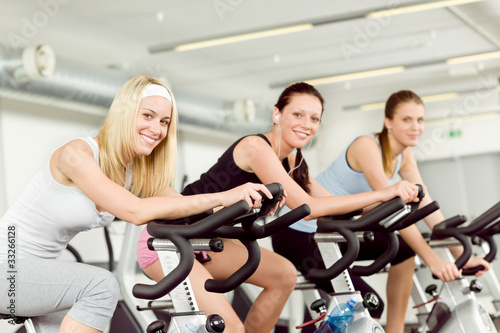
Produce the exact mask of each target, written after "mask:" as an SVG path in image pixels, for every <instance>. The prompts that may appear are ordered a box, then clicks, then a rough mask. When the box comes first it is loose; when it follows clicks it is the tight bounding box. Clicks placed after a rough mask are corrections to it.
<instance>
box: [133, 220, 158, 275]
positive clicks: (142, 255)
mask: <svg viewBox="0 0 500 333" xmlns="http://www.w3.org/2000/svg"><path fill="white" fill-rule="evenodd" d="M150 238H151V235H150V234H149V233H148V229H147V228H146V227H145V228H144V229H143V230H142V233H141V236H140V237H139V242H138V243H137V261H138V262H139V266H141V268H143V269H144V268H146V267H149V266H151V265H152V264H153V263H154V262H155V261H156V260H158V254H157V253H156V251H151V250H150V249H149V248H148V239H150Z"/></svg>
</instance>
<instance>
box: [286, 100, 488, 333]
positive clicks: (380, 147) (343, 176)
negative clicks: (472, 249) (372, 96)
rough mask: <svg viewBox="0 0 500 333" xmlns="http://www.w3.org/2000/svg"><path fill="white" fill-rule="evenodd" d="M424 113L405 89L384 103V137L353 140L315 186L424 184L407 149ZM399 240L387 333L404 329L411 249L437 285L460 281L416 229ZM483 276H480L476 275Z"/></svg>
mask: <svg viewBox="0 0 500 333" xmlns="http://www.w3.org/2000/svg"><path fill="white" fill-rule="evenodd" d="M424 113H425V109H424V104H423V102H422V100H421V99H420V97H418V96H417V95H416V94H415V93H413V92H411V91H408V90H403V91H400V92H397V93H394V94H392V95H391V96H390V97H389V99H388V100H387V103H386V107H385V120H384V126H383V130H382V132H381V133H377V134H376V135H371V136H360V137H358V138H356V139H355V140H354V141H353V142H352V143H351V144H350V145H349V146H348V147H347V148H346V149H345V150H344V151H343V152H342V153H341V154H340V156H339V157H338V158H337V159H336V160H335V161H334V162H333V163H332V164H331V165H330V166H329V167H328V168H327V169H326V170H325V171H323V172H322V173H321V174H320V175H319V176H318V177H317V178H316V179H317V181H318V182H319V183H320V184H321V185H322V186H323V187H325V188H326V189H327V190H328V191H329V192H331V193H333V194H336V195H347V194H355V193H360V192H366V191H371V190H380V189H382V188H385V187H387V186H389V185H390V184H391V183H392V182H393V180H394V177H396V176H397V175H398V174H399V176H400V177H401V178H402V179H403V180H407V181H409V182H411V183H414V184H423V181H422V177H421V176H420V172H419V171H418V167H417V163H416V160H415V157H414V155H413V152H412V150H411V147H413V146H415V145H417V143H418V140H419V138H420V136H421V134H422V132H423V130H424ZM424 188H425V187H424ZM430 202H432V199H431V197H430V195H429V193H427V191H426V195H425V197H424V198H423V200H422V203H421V206H422V207H423V206H425V205H427V204H429V203H430ZM443 220H444V217H443V215H442V213H441V211H439V210H438V211H436V212H434V213H433V214H431V215H429V216H428V217H427V218H425V222H426V223H427V224H428V225H429V227H430V228H431V229H432V227H433V226H434V225H436V224H437V223H439V222H441V221H443ZM310 222H311V221H300V222H298V223H296V224H295V225H293V226H292V228H293V229H295V230H298V231H302V232H314V230H315V229H316V226H315V224H311V223H310ZM400 235H401V237H400V251H399V252H400V253H398V256H400V258H401V259H400V260H398V261H397V263H396V264H394V262H393V263H392V265H391V268H390V271H389V277H388V282H387V285H388V286H390V288H387V299H388V304H387V318H388V319H387V327H386V332H387V333H390V332H402V331H403V330H404V320H405V314H406V313H405V311H404V310H402V309H406V308H407V305H408V301H409V297H410V293H411V288H412V278H413V273H414V266H415V264H414V259H413V255H411V250H413V251H414V252H415V253H417V254H418V255H419V256H420V257H421V258H422V259H423V260H424V261H425V263H426V264H427V266H428V267H429V268H430V270H431V272H432V273H433V274H434V275H436V276H437V277H438V278H440V279H441V280H443V281H450V280H453V279H455V278H457V277H459V276H460V273H459V272H458V270H457V268H456V266H455V265H454V264H453V263H451V262H447V261H443V260H441V259H439V258H438V257H437V255H436V254H435V253H434V251H433V250H432V249H431V248H430V246H429V245H428V244H427V243H426V241H425V240H424V239H423V237H422V235H421V234H420V232H419V230H418V229H417V227H416V226H414V225H413V226H410V227H408V228H406V229H404V230H401V231H400ZM401 238H402V239H401ZM406 243H407V244H406ZM408 245H409V247H408ZM452 251H453V252H454V255H455V256H456V257H458V255H459V254H460V253H461V250H460V249H452ZM361 252H363V249H361ZM361 252H360V255H362V253H361ZM405 252H406V253H405ZM358 258H359V257H358ZM478 265H483V266H484V267H486V269H485V270H488V269H489V268H490V267H491V264H489V263H487V262H486V261H484V260H483V259H482V258H471V260H470V261H469V262H468V263H467V265H466V266H467V267H475V266H478ZM482 273H484V271H481V272H479V273H478V274H477V275H480V274H482Z"/></svg>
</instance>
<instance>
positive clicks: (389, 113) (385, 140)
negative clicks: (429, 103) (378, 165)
mask: <svg viewBox="0 0 500 333" xmlns="http://www.w3.org/2000/svg"><path fill="white" fill-rule="evenodd" d="M403 103H415V104H420V105H424V102H423V101H422V99H421V98H420V97H419V96H418V95H417V94H415V93H414V92H413V91H411V90H401V91H398V92H395V93H393V94H392V95H391V96H389V99H387V102H386V103H385V118H387V119H391V120H392V119H393V118H394V114H395V113H396V109H397V107H398V106H399V105H400V104H403ZM377 134H378V138H379V142H380V147H382V164H383V166H384V171H385V172H386V173H388V174H392V173H393V172H394V170H392V160H393V158H394V157H395V156H393V154H392V151H391V143H390V142H389V131H388V130H387V127H385V122H384V127H383V128H382V132H380V133H377Z"/></svg>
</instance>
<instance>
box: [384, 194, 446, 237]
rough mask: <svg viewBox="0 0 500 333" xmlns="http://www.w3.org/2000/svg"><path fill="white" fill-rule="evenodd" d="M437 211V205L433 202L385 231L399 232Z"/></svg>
mask: <svg viewBox="0 0 500 333" xmlns="http://www.w3.org/2000/svg"><path fill="white" fill-rule="evenodd" d="M438 209H439V204H438V203H437V202H436V201H433V202H431V203H430V204H428V205H426V206H424V207H422V208H420V209H418V210H417V211H415V212H413V213H410V214H409V215H407V216H406V217H404V218H403V219H401V221H399V222H398V223H396V224H394V225H392V226H390V227H389V228H387V229H388V230H389V231H394V230H401V229H404V228H407V227H409V226H410V225H412V224H415V223H417V222H418V221H420V220H421V219H423V218H424V217H426V216H427V215H430V214H432V213H434V212H435V211H436V210H438Z"/></svg>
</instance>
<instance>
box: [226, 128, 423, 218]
mask: <svg viewBox="0 0 500 333" xmlns="http://www.w3.org/2000/svg"><path fill="white" fill-rule="evenodd" d="M234 159H235V162H236V164H237V165H238V166H239V167H240V168H241V169H243V170H246V171H250V172H254V173H255V174H256V175H257V177H259V179H260V180H261V182H262V183H264V184H268V183H272V182H278V183H280V184H281V185H282V186H283V188H284V189H285V191H286V193H287V198H286V204H287V206H288V207H289V208H290V209H294V208H296V207H298V206H300V205H302V204H304V203H306V204H307V205H309V207H310V208H311V214H310V215H309V216H308V217H307V218H306V219H313V218H317V217H320V216H325V215H333V214H345V213H349V212H352V211H354V210H357V209H360V208H363V207H366V206H368V205H371V204H373V203H376V202H383V201H387V200H389V199H392V198H394V197H395V196H401V197H402V198H403V200H405V199H406V201H409V200H413V198H414V196H415V195H416V187H415V186H414V185H411V184H409V183H400V184H397V185H395V186H392V187H389V188H383V189H382V190H380V191H373V192H366V193H360V194H353V195H345V196H332V195H331V194H330V195H329V196H326V193H327V192H324V191H326V190H325V189H324V188H322V187H321V185H319V184H318V183H317V182H316V181H313V182H312V187H311V194H312V195H309V194H308V193H306V192H305V191H304V190H303V189H302V188H301V187H300V186H299V185H298V184H297V183H296V182H295V181H294V180H293V179H292V178H291V177H290V176H289V175H288V173H287V172H286V171H285V169H284V168H283V166H282V164H281V162H280V161H279V160H278V157H277V156H276V153H275V152H274V151H273V149H272V148H271V147H270V146H269V145H268V144H267V143H266V142H265V141H264V140H262V139H261V138H259V137H255V136H249V137H247V138H245V139H243V140H242V141H241V142H240V143H239V144H238V145H237V146H236V148H235V151H234ZM292 159H293V158H292ZM311 178H312V177H311ZM412 187H415V189H412ZM412 191H415V193H413V196H412V194H411V193H410V192H412Z"/></svg>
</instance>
